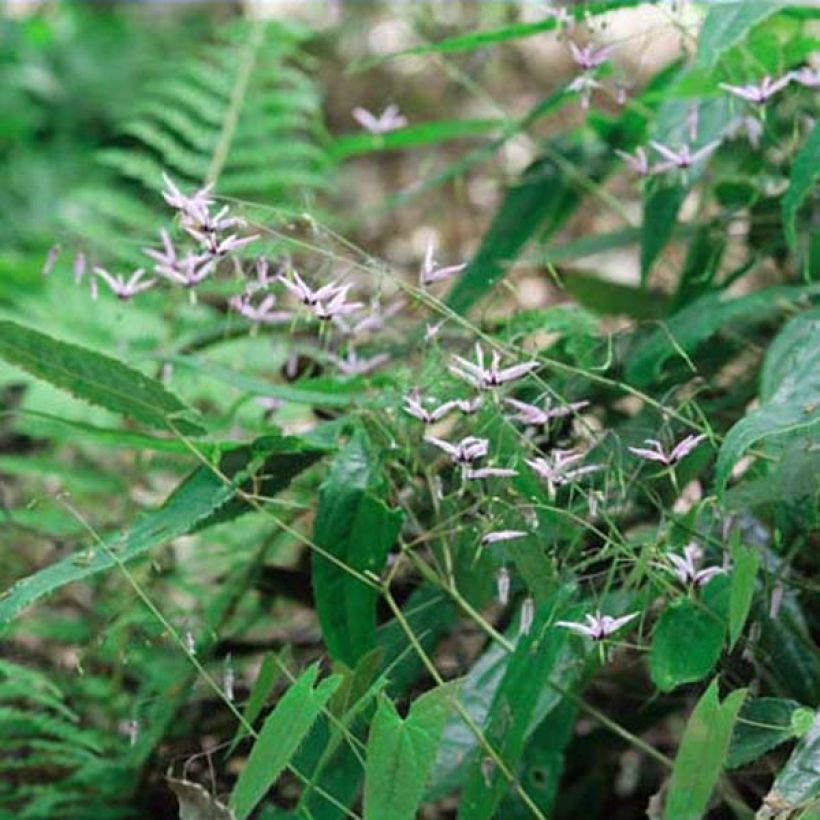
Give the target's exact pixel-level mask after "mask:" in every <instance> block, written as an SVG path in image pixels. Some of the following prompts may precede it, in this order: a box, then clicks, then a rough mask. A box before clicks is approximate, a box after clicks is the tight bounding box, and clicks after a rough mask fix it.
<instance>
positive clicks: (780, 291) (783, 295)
mask: <svg viewBox="0 0 820 820" xmlns="http://www.w3.org/2000/svg"><path fill="white" fill-rule="evenodd" d="M817 293H820V286H816V285H810V286H788V285H783V286H777V287H771V288H765V289H764V290H759V291H755V292H754V293H750V294H747V295H745V296H739V297H737V298H734V299H733V298H728V297H727V296H726V294H724V293H710V294H709V295H707V296H703V297H701V298H700V299H697V300H695V301H694V302H691V303H690V304H689V305H687V306H686V307H685V308H684V309H683V310H681V311H679V312H678V313H676V314H675V315H674V316H671V317H670V318H669V319H667V320H666V321H665V322H664V327H662V328H658V329H656V330H654V331H653V332H652V333H651V334H650V335H649V336H648V337H647V338H646V339H644V340H643V341H642V342H640V343H639V344H638V345H637V346H636V348H635V350H634V351H633V352H632V354H631V356H630V359H629V362H628V364H627V380H628V381H629V382H630V383H631V384H634V385H636V386H642V387H645V386H649V385H651V384H652V383H653V382H655V380H656V379H658V378H659V377H660V375H661V373H662V371H663V368H664V365H666V363H667V362H668V361H669V359H671V358H672V357H674V356H676V355H680V351H683V352H684V353H686V354H691V353H693V352H694V351H695V350H697V348H698V347H699V346H700V345H701V344H703V343H704V342H706V341H707V340H708V339H710V338H711V337H712V336H713V335H714V334H715V333H717V332H718V331H719V330H720V329H721V328H723V327H725V326H726V325H729V324H731V323H733V322H745V323H747V324H751V323H752V322H759V321H763V320H765V319H769V318H772V317H776V316H778V315H779V314H781V313H782V312H784V311H786V310H788V309H790V308H791V306H792V305H793V304H794V303H795V302H796V301H797V300H799V299H802V298H804V297H806V296H811V295H815V294H817Z"/></svg>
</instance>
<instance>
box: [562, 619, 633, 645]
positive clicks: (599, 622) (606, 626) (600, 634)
mask: <svg viewBox="0 0 820 820" xmlns="http://www.w3.org/2000/svg"><path fill="white" fill-rule="evenodd" d="M640 614H641V613H640V612H633V613H631V614H630V615H624V616H623V618H612V617H611V616H609V615H601V613H600V612H596V613H595V614H594V615H585V616H584V619H585V620H586V623H577V622H576V621H556V622H555V625H556V626H560V627H562V628H563V629H569V630H570V631H571V632H575V633H577V634H578V635H584V636H585V637H587V638H592V640H593V641H600V640H603V639H604V638H606V637H608V636H609V635H612V634H613V633H615V632H617V631H618V630H619V629H620V628H621V627H622V626H626V624H628V623H629V622H630V621H633V620H634V619H635V618H637V617H638V615H640Z"/></svg>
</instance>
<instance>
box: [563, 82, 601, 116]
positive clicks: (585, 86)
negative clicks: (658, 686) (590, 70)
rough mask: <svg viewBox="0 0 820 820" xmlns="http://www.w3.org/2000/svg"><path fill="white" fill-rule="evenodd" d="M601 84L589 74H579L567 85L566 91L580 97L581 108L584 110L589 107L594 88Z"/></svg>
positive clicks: (599, 86)
mask: <svg viewBox="0 0 820 820" xmlns="http://www.w3.org/2000/svg"><path fill="white" fill-rule="evenodd" d="M602 87H603V86H602V85H601V84H600V83H599V82H598V81H597V80H596V79H595V78H594V77H593V76H591V75H590V74H579V75H578V76H577V77H576V78H575V79H574V80H573V81H572V82H571V83H570V84H569V85H568V86H567V91H572V92H573V93H575V94H578V96H579V97H580V98H581V108H582V109H583V110H584V111H586V110H587V109H588V108H589V101H590V99H591V97H592V92H593V91H594V90H595V89H596V88H602Z"/></svg>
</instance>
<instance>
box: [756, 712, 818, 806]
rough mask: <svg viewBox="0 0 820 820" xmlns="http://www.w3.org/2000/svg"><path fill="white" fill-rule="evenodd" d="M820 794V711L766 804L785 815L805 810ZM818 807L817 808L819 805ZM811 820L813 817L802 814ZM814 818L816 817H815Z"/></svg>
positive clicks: (781, 772) (796, 748)
mask: <svg viewBox="0 0 820 820" xmlns="http://www.w3.org/2000/svg"><path fill="white" fill-rule="evenodd" d="M818 795H820V712H818V713H817V715H816V717H815V719H814V724H813V726H812V727H811V729H809V731H808V732H807V733H806V735H805V736H804V737H803V738H802V739H801V740H800V742H799V743H798V744H797V746H796V747H795V750H794V751H793V752H792V754H791V757H790V758H789V759H788V760H787V761H786V765H785V766H784V767H783V768H782V769H781V770H780V774H778V775H777V777H776V778H775V781H774V784H773V785H772V790H771V791H770V792H769V794H767V795H766V797H765V798H764V804H765V805H774V806H778V807H779V808H782V811H783V812H784V816H789V812H790V811H791V810H795V809H798V808H800V807H804V806H805V805H806V804H808V802H809V801H812V800H815V799H816V798H817V797H818ZM815 808H817V806H816V804H815ZM802 817H805V818H806V820H810V815H808V814H806V815H802ZM811 817H812V818H813V817H816V814H815V815H811Z"/></svg>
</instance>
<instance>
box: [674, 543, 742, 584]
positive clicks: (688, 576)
mask: <svg viewBox="0 0 820 820" xmlns="http://www.w3.org/2000/svg"><path fill="white" fill-rule="evenodd" d="M702 557H703V550H701V548H700V547H699V546H698V545H697V544H696V543H695V542H694V541H692V542H690V543H689V544H687V545H686V546H685V547H684V548H683V556H680V555H674V554H672V553H670V554H669V555H667V556H666V559H667V561H668V562H669V565H667V564H658V566H659V567H660V568H661V569H665V570H666V571H667V572H671V573H672V574H673V575H674V576H675V577H676V578H677V579H678V580H679V581H680V582H681V583H682V584H684V585H686V586H690V585H693V584H694V585H695V586H699V587H702V586H703V585H704V584H706V583H708V582H709V581H711V580H712V578H714V577H715V576H716V575H723V574H724V573H725V572H726V569H725V568H723V567H706V568H705V569H698V564H699V563H700V560H701V558H702Z"/></svg>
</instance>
